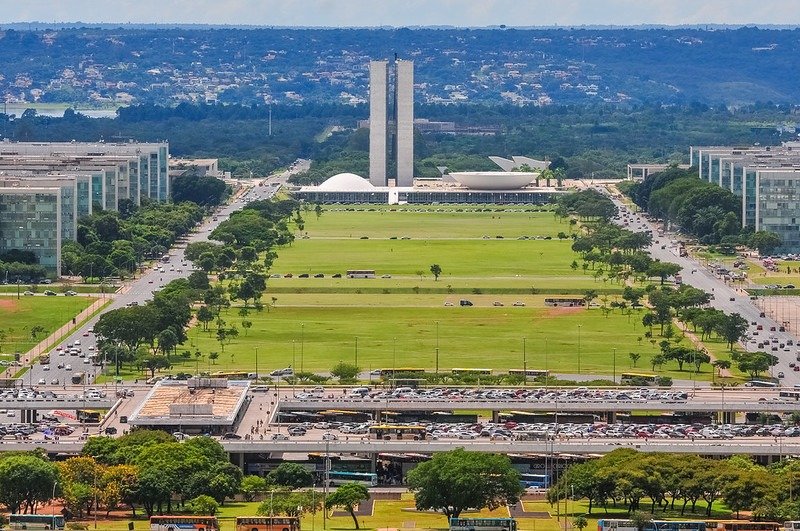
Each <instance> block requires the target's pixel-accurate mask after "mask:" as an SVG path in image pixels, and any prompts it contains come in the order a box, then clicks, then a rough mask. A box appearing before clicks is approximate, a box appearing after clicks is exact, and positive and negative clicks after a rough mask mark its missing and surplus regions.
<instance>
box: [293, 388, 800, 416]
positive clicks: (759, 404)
mask: <svg viewBox="0 0 800 531" xmlns="http://www.w3.org/2000/svg"><path fill="white" fill-rule="evenodd" d="M762 398H763V397H762ZM278 407H279V409H280V411H324V410H329V409H341V410H348V411H370V412H377V411H442V410H460V409H465V410H484V411H486V410H491V411H530V412H554V411H557V412H559V413H594V412H609V413H614V412H629V411H673V412H723V413H724V412H735V411H745V412H747V411H758V412H774V413H791V412H794V411H798V409H800V401H799V400H796V399H779V398H778V396H777V393H774V396H771V397H770V398H768V399H767V398H764V399H763V400H762V399H761V398H753V397H751V396H749V395H746V396H742V395H737V394H736V392H726V393H725V396H722V394H721V393H717V396H710V395H705V396H703V397H702V398H700V397H696V398H694V399H689V400H685V401H656V400H586V401H580V400H569V401H563V402H562V401H544V400H542V401H530V400H473V399H465V400H452V399H435V398H424V399H423V398H420V399H385V398H382V399H370V398H367V399H357V398H338V399H337V398H333V399H316V400H297V399H292V398H285V399H282V400H281V401H280V402H279V404H278Z"/></svg>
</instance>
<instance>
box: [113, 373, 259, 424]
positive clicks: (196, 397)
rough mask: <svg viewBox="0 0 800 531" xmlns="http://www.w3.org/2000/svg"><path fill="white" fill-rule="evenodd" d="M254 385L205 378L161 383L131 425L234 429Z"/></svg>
mask: <svg viewBox="0 0 800 531" xmlns="http://www.w3.org/2000/svg"><path fill="white" fill-rule="evenodd" d="M249 386H250V382H249V381H247V380H223V379H216V378H201V379H199V380H189V381H188V383H187V382H186V381H175V380H162V381H160V382H158V383H157V384H156V385H155V386H154V387H153V389H151V390H150V393H149V394H148V395H147V397H146V398H145V400H144V402H143V403H142V405H140V406H139V408H138V409H137V410H136V411H135V412H134V413H133V415H132V416H131V418H130V419H129V420H128V422H129V423H130V424H131V425H134V426H151V425H157V424H162V425H172V424H183V425H190V424H202V425H224V426H230V425H232V424H233V423H234V421H235V420H236V418H237V416H238V414H239V412H240V410H241V408H242V405H243V404H244V401H245V398H246V394H247V389H248V388H249Z"/></svg>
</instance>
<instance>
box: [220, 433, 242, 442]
mask: <svg viewBox="0 0 800 531" xmlns="http://www.w3.org/2000/svg"><path fill="white" fill-rule="evenodd" d="M222 438H223V440H226V441H231V440H239V439H241V438H242V436H241V435H239V434H238V433H233V432H230V431H229V432H228V433H226V434H225V435H223V436H222Z"/></svg>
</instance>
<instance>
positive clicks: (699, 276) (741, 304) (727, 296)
mask: <svg viewBox="0 0 800 531" xmlns="http://www.w3.org/2000/svg"><path fill="white" fill-rule="evenodd" d="M611 199H612V200H613V201H614V203H615V204H616V205H617V207H619V208H620V211H627V212H630V211H629V209H628V208H627V207H626V206H625V205H624V204H623V203H622V202H621V201H620V200H619V199H617V198H615V197H612V198H611ZM633 220H634V221H633V223H630V225H629V226H628V227H626V228H627V229H629V230H633V231H636V232H641V231H644V230H652V231H653V244H652V245H651V246H650V248H649V249H648V251H649V252H650V255H651V256H652V257H653V258H656V259H658V260H661V261H663V262H672V263H674V264H678V265H679V266H681V268H682V270H681V273H680V274H681V277H682V278H683V282H684V283H685V284H688V285H690V286H693V287H695V288H699V289H702V290H703V291H705V292H707V293H711V294H712V295H713V296H714V300H712V301H711V306H712V307H714V308H717V309H719V310H723V311H724V312H725V313H728V314H731V313H738V314H739V315H741V316H742V317H744V318H745V319H747V320H748V322H750V323H751V326H750V331H749V334H752V333H753V332H756V325H752V323H756V324H757V325H762V326H763V328H764V330H762V331H758V334H759V335H758V336H755V337H758V338H760V339H759V341H763V340H764V339H766V338H769V337H770V336H773V337H775V338H777V339H778V344H780V343H783V344H786V342H787V340H789V339H791V340H792V342H793V343H795V346H793V347H788V348H789V350H788V351H784V350H783V349H779V350H778V351H772V350H771V349H764V350H767V351H768V352H770V353H772V354H774V355H776V356H778V358H779V359H780V363H779V364H778V365H777V366H775V367H774V368H773V371H772V372H773V374H774V375H778V373H779V372H783V373H784V376H785V377H784V378H783V379H782V382H781V383H782V384H783V385H785V386H793V385H800V372H795V371H794V370H793V369H792V367H790V366H789V364H790V363H793V362H796V361H797V355H798V352H800V350H798V349H800V347H798V346H796V343H797V338H796V337H795V336H793V335H792V334H791V333H789V332H777V331H775V332H770V331H769V330H770V327H775V329H776V330H778V327H779V326H780V323H777V322H775V321H774V320H773V319H771V318H769V317H761V316H760V314H761V310H760V309H759V308H758V307H757V306H756V305H755V304H754V301H752V300H750V297H749V296H748V294H747V293H746V292H744V291H743V290H740V289H736V288H734V287H732V286H729V285H728V284H727V283H726V282H725V281H724V280H723V279H721V278H719V277H717V276H715V275H714V274H713V273H712V272H711V271H709V270H708V269H706V268H705V267H704V266H703V264H701V263H700V262H698V261H697V260H695V259H694V258H691V257H688V256H679V255H678V243H677V242H678V239H679V238H680V235H677V234H673V233H664V236H658V231H659V230H662V227H661V226H660V225H657V224H655V223H651V222H649V221H647V220H646V219H644V217H642V216H641V215H638V214H634V215H633ZM662 247H664V248H663V249H662ZM743 346H744V347H745V348H747V350H749V351H756V350H759V349H757V348H756V345H755V344H752V343H749V342H748V343H746V344H744V345H743ZM776 347H777V344H776Z"/></svg>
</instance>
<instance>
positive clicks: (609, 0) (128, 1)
mask: <svg viewBox="0 0 800 531" xmlns="http://www.w3.org/2000/svg"><path fill="white" fill-rule="evenodd" d="M366 5H368V7H369V9H365V6H366ZM0 13H2V15H0V17H2V19H3V20H0V25H10V24H22V25H27V24H43V25H45V26H46V25H53V24H56V25H58V24H62V25H67V26H71V25H73V24H76V25H95V24H111V25H112V26H113V25H137V24H141V25H155V24H157V25H164V26H175V25H179V26H180V25H199V26H209V27H221V28H223V27H242V28H244V27H255V28H261V27H264V28H269V27H277V28H314V29H318V28H403V27H414V28H445V27H448V28H495V27H500V26H501V25H504V24H505V25H508V26H509V27H515V28H522V29H539V28H553V27H563V28H582V27H586V28H604V27H606V28H628V27H631V28H633V27H704V26H711V25H715V26H722V27H732V28H733V27H741V26H752V25H755V26H759V27H761V26H764V27H781V28H794V27H798V25H800V10H799V9H797V4H796V0H703V1H702V2H697V1H696V0H560V1H559V2H552V0H404V1H403V2H396V1H394V0H369V1H368V0H223V1H219V0H167V1H164V0H136V1H133V0H106V1H105V2H104V3H103V5H102V8H100V9H98V6H97V3H96V2H95V1H94V0H58V1H55V2H54V1H52V0H27V1H26V2H18V1H17V0H0ZM58 21H67V22H58ZM73 21H74V22H73Z"/></svg>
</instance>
